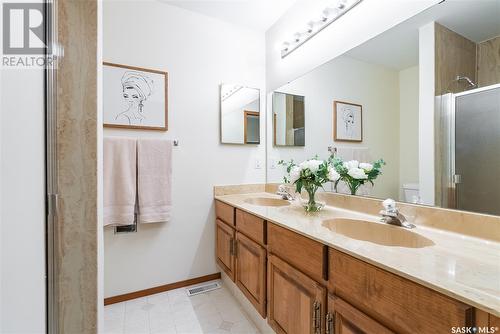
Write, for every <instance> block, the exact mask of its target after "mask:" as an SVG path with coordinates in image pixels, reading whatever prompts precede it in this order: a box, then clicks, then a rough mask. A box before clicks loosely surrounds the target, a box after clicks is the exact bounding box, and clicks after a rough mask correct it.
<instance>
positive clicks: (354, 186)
mask: <svg viewBox="0 0 500 334" xmlns="http://www.w3.org/2000/svg"><path fill="white" fill-rule="evenodd" d="M347 185H348V186H349V190H350V191H351V195H356V192H357V191H358V189H359V186H360V185H361V184H359V183H351V182H347Z"/></svg>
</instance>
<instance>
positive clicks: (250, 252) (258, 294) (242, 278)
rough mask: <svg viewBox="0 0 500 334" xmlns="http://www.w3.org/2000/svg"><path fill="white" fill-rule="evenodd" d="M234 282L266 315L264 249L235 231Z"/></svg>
mask: <svg viewBox="0 0 500 334" xmlns="http://www.w3.org/2000/svg"><path fill="white" fill-rule="evenodd" d="M236 284H237V285H238V287H239V288H240V290H241V291H242V292H243V293H244V294H245V296H246V297H247V298H248V300H250V302H251V303H252V304H253V306H254V307H255V308H256V309H257V311H258V312H259V313H260V315H261V316H262V317H263V318H265V317H266V249H265V248H264V247H262V246H260V245H259V244H258V243H256V242H255V241H253V240H251V239H249V238H247V237H245V236H244V235H243V234H241V233H239V232H236Z"/></svg>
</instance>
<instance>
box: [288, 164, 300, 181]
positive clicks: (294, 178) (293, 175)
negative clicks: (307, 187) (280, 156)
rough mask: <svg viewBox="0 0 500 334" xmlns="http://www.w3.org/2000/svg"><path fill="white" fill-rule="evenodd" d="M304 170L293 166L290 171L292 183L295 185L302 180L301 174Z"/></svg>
mask: <svg viewBox="0 0 500 334" xmlns="http://www.w3.org/2000/svg"><path fill="white" fill-rule="evenodd" d="M301 171H302V170H301V169H300V167H299V166H293V167H292V169H291V170H290V183H295V181H297V180H298V179H299V178H300V172H301Z"/></svg>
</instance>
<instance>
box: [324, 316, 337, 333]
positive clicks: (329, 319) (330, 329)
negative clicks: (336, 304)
mask: <svg viewBox="0 0 500 334" xmlns="http://www.w3.org/2000/svg"><path fill="white" fill-rule="evenodd" d="M325 333H326V334H335V316H334V315H333V314H331V313H327V314H326V331H325Z"/></svg>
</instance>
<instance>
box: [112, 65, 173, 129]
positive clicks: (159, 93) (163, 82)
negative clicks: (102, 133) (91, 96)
mask: <svg viewBox="0 0 500 334" xmlns="http://www.w3.org/2000/svg"><path fill="white" fill-rule="evenodd" d="M103 65H104V66H103V92H104V95H103V96H104V97H103V113H104V115H103V117H104V126H105V127H112V128H127V129H145V130H162V131H167V129H168V73H167V72H163V71H157V70H150V69H146V68H140V67H133V66H127V65H118V64H112V63H107V62H104V63H103Z"/></svg>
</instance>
